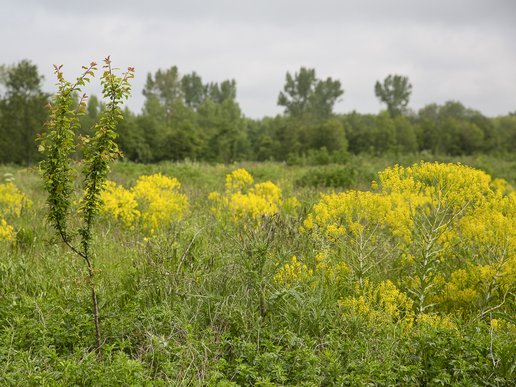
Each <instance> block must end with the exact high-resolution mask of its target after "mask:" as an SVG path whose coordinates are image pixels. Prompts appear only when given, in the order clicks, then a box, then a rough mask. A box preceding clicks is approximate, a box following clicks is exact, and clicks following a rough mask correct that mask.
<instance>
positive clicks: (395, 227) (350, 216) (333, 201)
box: [303, 191, 412, 242]
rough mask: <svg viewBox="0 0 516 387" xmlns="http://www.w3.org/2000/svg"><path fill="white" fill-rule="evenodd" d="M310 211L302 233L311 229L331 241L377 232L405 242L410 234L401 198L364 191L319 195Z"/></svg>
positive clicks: (405, 205)
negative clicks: (397, 237)
mask: <svg viewBox="0 0 516 387" xmlns="http://www.w3.org/2000/svg"><path fill="white" fill-rule="evenodd" d="M313 212H314V214H313V215H312V214H309V215H308V217H307V218H306V219H305V221H304V223H303V230H311V231H312V232H315V233H316V234H319V236H322V237H325V238H326V239H327V240H328V241H331V242H337V241H339V239H340V237H341V236H344V235H349V236H351V237H353V238H358V237H361V236H364V235H365V234H367V233H369V232H372V231H373V230H374V231H375V232H376V231H380V230H381V229H388V230H390V231H391V232H392V233H393V234H394V235H398V236H400V237H402V238H403V237H404V238H407V239H408V238H409V236H410V234H411V227H412V211H411V207H410V206H409V205H408V203H407V201H406V200H403V198H402V197H401V195H384V194H378V193H373V192H364V191H348V192H341V193H337V194H336V193H333V194H328V195H325V194H322V195H321V200H320V201H319V203H317V204H316V205H315V206H314V209H313Z"/></svg>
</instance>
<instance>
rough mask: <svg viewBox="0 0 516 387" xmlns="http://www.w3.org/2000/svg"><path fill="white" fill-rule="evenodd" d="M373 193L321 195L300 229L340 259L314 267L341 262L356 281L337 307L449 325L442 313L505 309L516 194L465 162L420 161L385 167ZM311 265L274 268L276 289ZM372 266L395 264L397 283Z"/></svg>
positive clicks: (514, 262)
mask: <svg viewBox="0 0 516 387" xmlns="http://www.w3.org/2000/svg"><path fill="white" fill-rule="evenodd" d="M372 188H373V191H372V192H363V191H348V192H341V193H330V194H321V198H320V201H319V202H318V203H317V204H316V205H315V206H314V207H313V210H312V213H310V214H309V215H308V216H307V217H306V219H305V220H304V222H303V226H302V227H301V228H300V231H301V232H302V233H305V234H306V235H307V236H308V237H309V238H312V239H313V240H314V242H316V245H319V246H322V248H323V249H325V250H324V251H328V249H329V250H334V251H336V252H340V258H339V259H338V260H332V261H328V260H327V259H320V258H319V259H316V263H315V266H317V267H319V268H320V267H322V266H324V270H326V271H328V267H329V266H333V267H337V265H340V264H342V265H345V267H346V268H347V269H348V274H349V276H348V277H351V278H353V277H354V278H360V280H361V281H360V285H359V286H358V288H359V291H358V293H357V295H356V296H353V297H344V298H342V300H341V307H342V308H344V309H345V310H348V311H352V312H353V313H358V314H361V315H364V316H368V318H371V319H372V320H374V319H377V318H380V317H382V318H389V319H394V320H396V319H400V318H401V316H405V317H403V318H405V319H407V318H408V320H410V321H419V322H421V323H426V324H430V325H432V324H433V325H435V326H443V327H448V328H451V327H452V326H453V324H452V323H451V322H450V320H449V319H447V317H446V315H447V314H459V315H461V316H462V317H467V316H485V313H484V312H485V311H486V310H490V309H489V308H493V307H495V308H497V310H499V311H503V310H504V307H505V306H506V297H507V295H510V294H514V291H516V191H514V190H513V188H512V187H511V186H510V185H509V184H507V183H506V182H505V181H503V180H501V179H496V180H492V178H491V177H490V176H489V175H488V174H486V173H485V172H482V171H479V170H476V169H473V168H470V167H467V166H464V165H461V164H442V163H426V162H421V163H418V164H415V165H413V166H411V167H401V166H394V167H392V168H387V169H385V170H384V171H382V172H380V173H379V175H378V181H377V182H373V184H372ZM371 246H373V247H371ZM366 247H367V248H366ZM361 249H362V250H361ZM388 252H394V253H393V254H392V256H389V254H388ZM325 254H326V255H328V254H327V253H325ZM320 265H322V266H320ZM315 266H314V267H310V266H307V265H305V264H302V263H300V262H299V261H298V260H297V258H296V260H295V261H292V262H290V263H287V264H285V265H284V266H283V267H280V269H279V270H278V272H277V275H276V282H277V283H278V284H284V285H289V284H291V283H293V282H295V281H297V282H300V281H306V280H309V281H312V282H313V279H312V277H314V276H315V273H316V271H317V268H316V267H315ZM370 267H382V268H383V271H381V272H382V273H389V272H392V268H394V267H397V268H398V269H397V270H398V271H397V272H396V274H392V278H393V280H394V282H395V283H397V284H398V286H396V285H394V282H391V281H389V280H387V281H385V280H384V278H385V277H383V279H382V277H376V278H375V277H374V275H373V274H371V273H372V272H373V271H372V270H371V271H367V270H366V269H369V268H370ZM359 268H360V270H361V272H360V273H357V272H358V271H359ZM400 269H401V270H400ZM335 270H336V269H335ZM364 273H366V277H367V278H365V282H364V281H362V276H364ZM357 276H358V277H357ZM375 283H376V285H375ZM416 301H417V302H419V304H420V308H418V309H417V310H418V311H419V313H417V314H414V312H413V310H414V307H415V305H416ZM423 310H424V311H425V312H424V313H421V311H423ZM427 311H428V313H427ZM430 312H431V313H430ZM435 313H444V315H441V316H440V317H439V315H438V314H437V315H436V314H435ZM497 324H498V325H500V323H499V322H497Z"/></svg>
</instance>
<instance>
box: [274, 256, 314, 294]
mask: <svg viewBox="0 0 516 387" xmlns="http://www.w3.org/2000/svg"><path fill="white" fill-rule="evenodd" d="M313 275H314V272H313V270H312V269H310V268H308V266H307V265H305V264H303V263H301V262H299V261H298V260H297V257H296V256H295V255H294V256H293V257H292V259H291V261H290V263H286V264H285V265H284V266H282V267H281V268H280V269H279V270H278V272H277V273H276V275H275V276H274V281H276V283H278V284H280V285H284V286H285V287H287V288H289V287H290V286H292V285H293V284H300V283H307V282H309V281H310V280H311V279H312V278H313Z"/></svg>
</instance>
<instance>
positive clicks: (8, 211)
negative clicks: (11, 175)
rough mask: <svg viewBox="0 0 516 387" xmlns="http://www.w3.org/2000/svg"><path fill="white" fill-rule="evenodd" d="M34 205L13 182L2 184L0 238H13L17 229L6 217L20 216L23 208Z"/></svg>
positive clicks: (0, 188) (0, 186) (0, 193)
mask: <svg viewBox="0 0 516 387" xmlns="http://www.w3.org/2000/svg"><path fill="white" fill-rule="evenodd" d="M30 206H32V201H30V200H29V198H27V196H26V195H25V194H23V193H22V192H21V191H20V190H19V189H18V187H16V185H14V183H12V182H7V183H3V184H0V240H13V239H14V237H15V231H14V228H13V226H11V225H9V224H8V223H7V220H6V219H5V218H6V217H18V216H20V214H21V212H22V209H23V208H24V207H25V208H27V207H30Z"/></svg>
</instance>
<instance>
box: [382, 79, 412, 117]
mask: <svg viewBox="0 0 516 387" xmlns="http://www.w3.org/2000/svg"><path fill="white" fill-rule="evenodd" d="M374 92H375V94H376V97H378V99H379V100H380V101H381V102H383V103H385V104H386V105H387V111H388V112H389V114H390V116H391V117H395V116H397V115H400V114H402V113H403V112H404V111H405V109H406V107H407V105H408V102H409V97H410V94H411V93H412V85H411V84H410V82H409V79H408V77H405V76H402V75H389V76H387V78H385V79H384V81H383V83H380V82H379V81H377V82H376V84H375V85H374Z"/></svg>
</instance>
